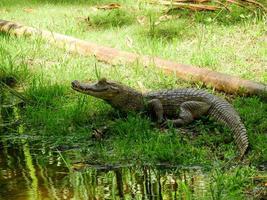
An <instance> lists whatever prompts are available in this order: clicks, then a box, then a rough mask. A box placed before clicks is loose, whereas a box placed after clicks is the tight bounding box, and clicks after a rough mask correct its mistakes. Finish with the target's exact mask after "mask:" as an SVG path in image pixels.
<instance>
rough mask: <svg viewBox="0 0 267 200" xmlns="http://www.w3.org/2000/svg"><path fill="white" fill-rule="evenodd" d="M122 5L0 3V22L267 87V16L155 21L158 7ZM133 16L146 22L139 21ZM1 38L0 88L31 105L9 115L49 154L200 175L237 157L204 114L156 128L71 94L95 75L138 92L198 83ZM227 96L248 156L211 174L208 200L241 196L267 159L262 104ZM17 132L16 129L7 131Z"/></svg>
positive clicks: (238, 13)
mask: <svg viewBox="0 0 267 200" xmlns="http://www.w3.org/2000/svg"><path fill="white" fill-rule="evenodd" d="M90 2H91V1H90ZM96 2H97V3H96ZM103 2H108V1H103ZM120 3H122V5H123V7H122V9H119V10H111V11H103V10H97V11H95V9H94V8H92V6H94V5H96V4H101V2H99V1H95V2H93V1H92V2H91V3H90V4H86V3H85V2H83V3H81V4H79V3H75V4H73V5H72V4H71V3H70V2H68V1H64V2H63V3H60V2H58V3H53V2H52V3H51V2H50V1H45V2H43V3H40V2H39V1H25V2H24V3H23V5H22V4H20V3H18V1H2V2H1V3H0V5H1V8H0V18H2V19H6V20H12V21H18V22H22V23H23V24H25V25H29V26H35V27H38V28H43V29H47V30H53V31H55V32H59V33H62V34H67V35H72V36H74V37H78V38H81V39H84V40H89V41H93V42H96V43H99V44H104V45H106V46H110V47H116V48H118V49H122V50H126V51H131V52H136V53H140V54H148V55H155V56H159V57H162V58H166V59H170V60H174V61H177V62H180V63H185V64H192V65H197V66H200V67H207V68H210V69H213V70H217V71H220V72H224V73H227V74H231V75H236V76H239V77H242V78H247V79H250V80H255V81H260V82H262V83H267V71H266V66H267V63H266V62H267V61H266V57H267V48H266V42H265V43H264V41H265V40H266V16H265V15H262V14H261V15H259V13H258V12H257V13H254V14H253V13H249V12H248V11H247V10H244V9H241V8H236V7H234V8H233V11H232V12H231V13H225V12H219V13H205V12H204V13H194V14H190V13H188V12H186V11H179V12H176V13H172V15H173V16H178V17H173V18H172V19H170V20H167V21H160V20H159V19H160V16H162V15H164V11H163V8H162V7H160V6H152V5H149V4H145V3H143V2H141V1H140V3H138V4H136V3H135V2H134V1H130V0H129V1H120ZM25 8H31V9H32V12H26V11H25V10H24V9H25ZM228 15H229V16H228ZM88 19H89V20H88ZM138 19H139V21H140V19H142V20H143V21H142V22H141V23H139V22H138ZM227 19H229V20H227ZM0 38H1V40H0V81H1V82H8V80H9V79H10V77H12V79H14V80H16V81H15V82H16V83H17V86H18V87H19V89H18V90H19V91H20V92H22V93H23V95H25V96H27V97H28V98H29V99H30V100H31V102H29V103H27V104H26V105H25V106H24V108H23V109H21V110H19V111H16V113H15V114H14V113H10V115H11V117H12V116H13V115H16V117H17V118H20V119H21V120H22V122H23V123H22V125H23V128H24V131H25V132H27V134H31V135H41V136H44V137H46V141H44V142H46V143H47V144H49V145H51V146H54V147H58V146H61V145H68V146H76V145H78V146H80V147H81V149H82V150H83V151H84V152H86V155H87V156H86V157H85V158H84V160H86V161H88V162H90V163H128V162H132V163H140V162H141V163H147V162H151V163H159V162H164V163H165V162H167V163H172V164H179V165H201V166H204V167H206V168H207V169H211V168H216V169H217V168H218V169H221V168H222V167H223V166H225V165H226V164H229V163H228V162H230V165H234V164H235V162H233V161H231V159H232V158H233V157H234V156H235V155H236V151H237V149H236V147H235V144H234V142H233V138H232V135H231V133H230V132H229V129H227V128H225V127H223V126H222V125H221V124H219V123H217V122H214V121H212V120H210V119H207V118H205V117H204V118H203V119H202V120H198V121H195V122H194V123H192V124H190V125H189V126H187V127H184V129H173V128H170V129H167V130H160V129H158V128H156V127H155V125H154V124H153V122H151V120H149V119H148V118H146V117H144V116H140V115H139V114H130V115H129V116H128V117H126V118H125V117H123V116H121V115H120V113H118V112H117V111H116V110H114V109H113V108H111V107H110V106H109V105H107V104H106V103H105V102H103V101H101V100H98V99H95V98H93V97H89V96H85V95H82V94H79V93H76V92H75V91H73V90H71V88H70V83H71V81H72V80H75V79H77V80H97V78H98V76H101V77H107V78H108V79H113V80H117V81H120V82H122V83H124V84H126V85H129V86H131V87H134V88H135V89H138V90H157V89H171V88H178V87H196V88H202V87H203V86H202V84H190V83H188V82H184V81H182V80H180V79H179V78H177V77H175V76H172V75H171V76H166V75H165V74H163V72H162V71H160V70H159V69H155V68H154V67H153V66H149V67H143V66H141V65H140V64H138V63H135V64H133V65H125V66H122V65H116V66H110V65H107V64H104V63H101V62H98V61H96V60H95V58H92V57H83V56H79V55H75V54H71V53H68V52H65V51H64V50H61V49H57V48H55V47H54V46H52V45H50V44H48V43H46V42H45V41H42V40H41V39H38V38H36V39H28V38H16V37H14V36H8V35H5V34H1V35H0ZM96 69H97V72H96ZM8 78H9V79H8ZM208 90H209V91H210V92H212V93H215V94H217V95H219V96H225V95H224V94H222V93H217V92H214V91H213V90H212V89H211V88H210V89H208ZM226 97H227V98H228V96H226ZM228 99H230V100H231V101H232V103H233V105H234V107H235V108H236V110H237V111H238V112H239V113H240V116H241V118H242V120H243V121H244V123H245V126H246V127H247V130H248V136H249V140H250V143H251V150H250V152H249V153H248V155H247V157H246V158H245V160H244V161H243V163H239V164H240V169H239V168H238V169H235V170H232V171H230V172H229V174H228V173H226V172H223V171H219V172H214V173H215V175H216V176H215V175H214V176H215V178H214V182H212V184H211V188H212V191H211V193H212V194H213V196H214V197H213V199H227V198H226V197H229V198H230V196H226V197H225V196H223V195H225V194H226V193H227V194H229V195H230V194H231V195H233V196H231V198H232V199H233V198H236V197H238V195H240V194H241V193H242V192H243V189H244V188H246V185H247V184H249V183H248V180H249V179H248V177H249V176H251V174H252V173H257V172H256V171H257V170H256V169H255V166H258V165H259V164H261V163H263V162H264V161H266V160H267V157H266V155H267V148H266V132H267V124H266V122H267V115H266V113H267V104H266V102H264V101H263V100H261V99H259V98H257V97H229V98H228ZM17 112H18V113H17ZM107 124H108V125H109V126H110V128H109V129H108V130H107V132H106V134H105V136H104V137H103V138H102V139H101V140H96V139H93V138H92V135H93V134H94V131H95V129H98V128H101V127H102V126H105V125H107ZM20 129H21V128H20ZM18 131H19V130H18V129H17V127H14V128H13V130H12V131H10V132H18ZM250 166H252V167H250ZM228 176H229V177H228ZM215 183H216V184H215ZM214 184H215V185H214ZM226 186H229V187H228V188H227V187H226ZM184 189H185V190H186V188H184ZM229 198H228V199H229Z"/></svg>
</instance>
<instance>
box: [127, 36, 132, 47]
mask: <svg viewBox="0 0 267 200" xmlns="http://www.w3.org/2000/svg"><path fill="white" fill-rule="evenodd" d="M126 45H127V46H128V47H129V48H133V39H132V38H130V37H129V36H126Z"/></svg>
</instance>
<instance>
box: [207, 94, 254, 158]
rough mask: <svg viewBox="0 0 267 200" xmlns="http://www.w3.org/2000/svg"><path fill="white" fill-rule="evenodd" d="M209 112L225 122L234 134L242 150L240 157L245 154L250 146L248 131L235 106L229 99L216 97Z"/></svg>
mask: <svg viewBox="0 0 267 200" xmlns="http://www.w3.org/2000/svg"><path fill="white" fill-rule="evenodd" d="M215 99H216V100H215V101H214V102H213V104H212V106H211V107H210V109H209V111H208V114H209V116H211V117H213V118H215V119H216V120H218V121H220V122H222V123H224V124H225V125H226V126H228V127H229V128H230V130H231V131H232V132H233V134H234V140H235V142H236V144H237V147H238V149H239V152H240V158H242V157H243V156H244V154H245V153H246V151H247V148H248V144H249V143H248V137H247V131H246V128H245V126H244V124H243V123H242V122H241V119H240V117H239V115H238V114H237V112H236V111H235V110H234V108H233V107H232V106H231V104H229V103H228V102H227V101H225V100H223V99H219V98H215Z"/></svg>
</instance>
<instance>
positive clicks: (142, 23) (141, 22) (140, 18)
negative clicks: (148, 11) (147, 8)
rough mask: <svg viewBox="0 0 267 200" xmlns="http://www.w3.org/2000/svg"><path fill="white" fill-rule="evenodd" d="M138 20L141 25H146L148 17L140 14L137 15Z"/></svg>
mask: <svg viewBox="0 0 267 200" xmlns="http://www.w3.org/2000/svg"><path fill="white" fill-rule="evenodd" d="M137 22H138V23H139V24H140V25H145V24H146V22H147V19H146V17H145V16H138V17H137Z"/></svg>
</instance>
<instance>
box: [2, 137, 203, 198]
mask: <svg viewBox="0 0 267 200" xmlns="http://www.w3.org/2000/svg"><path fill="white" fill-rule="evenodd" d="M18 140H20V141H18ZM31 146H32V145H31V144H29V143H28V142H27V141H26V140H25V138H19V139H17V141H16V142H14V141H11V140H5V141H2V142H0V199H1V200H13V199H14V200H26V199H27V200H28V199H32V200H38V199H47V200H48V199H75V200H76V199H77V200H78V199H187V198H186V197H187V196H191V197H199V198H200V197H204V196H205V193H206V189H207V187H208V186H207V185H206V177H205V175H204V174H203V173H202V171H201V169H200V168H197V167H196V168H190V169H182V168H180V167H171V168H166V167H162V166H107V165H106V166H101V165H99V166H91V165H90V164H84V163H71V161H70V160H69V159H75V154H79V151H78V150H77V149H76V150H68V151H66V152H56V151H53V150H52V149H50V148H46V147H41V148H31ZM33 146H34V145H33ZM196 199H198V198H196Z"/></svg>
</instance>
